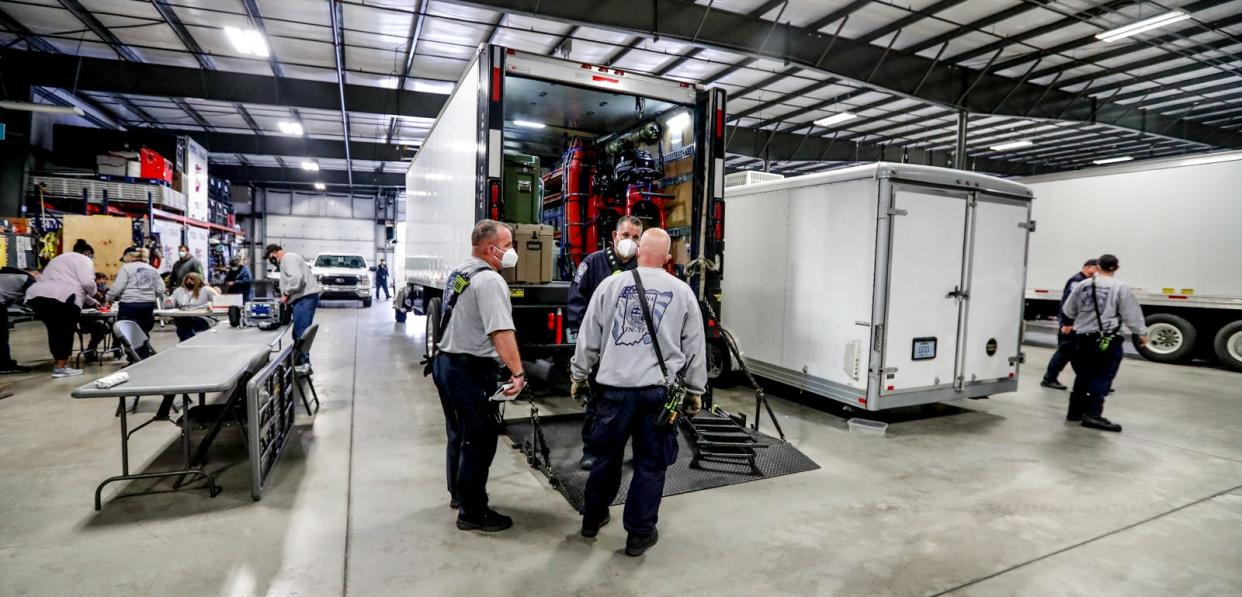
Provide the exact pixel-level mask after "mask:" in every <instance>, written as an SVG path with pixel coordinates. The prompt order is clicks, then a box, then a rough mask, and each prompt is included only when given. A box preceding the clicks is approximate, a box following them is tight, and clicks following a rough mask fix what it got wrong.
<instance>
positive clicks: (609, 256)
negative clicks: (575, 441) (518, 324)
mask: <svg viewBox="0 0 1242 597" xmlns="http://www.w3.org/2000/svg"><path fill="white" fill-rule="evenodd" d="M642 235H643V223H642V221H641V220H639V219H638V218H635V217H634V216H623V217H622V218H621V219H620V220H617V227H616V229H615V230H613V231H612V246H611V247H608V248H606V249H600V250H599V251H596V252H594V253H591V254H590V255H587V257H586V259H583V260H582V263H581V264H580V265H579V266H578V271H577V273H575V274H574V281H573V283H572V284H570V285H569V308H568V309H567V311H568V313H567V315H566V317H565V320H566V321H565V327H566V328H567V329H568V330H569V333H570V337H571V338H576V337H577V336H578V328H579V327H580V326H581V325H582V319H583V317H584V316H585V315H586V310H587V305H589V304H591V296H592V295H594V294H595V289H596V288H598V287H599V285H600V284H601V283H602V282H603V281H604V280H607V279H608V277H609V276H612V275H614V274H619V273H621V272H628V271H630V270H632V269H634V268H636V267H638V260H637V259H635V258H634V256H635V255H636V254H638V239H639V238H640V237H641V236H642ZM587 381H588V382H589V385H590V387H591V392H590V395H589V396H588V397H587V400H586V405H585V406H586V418H585V420H584V421H583V422H582V460H581V462H579V465H580V466H581V467H582V469H583V470H590V469H591V466H592V465H593V464H595V456H594V455H592V454H591V453H590V450H589V449H588V448H587V446H588V441H587V440H588V438H589V437H590V435H591V423H592V421H594V420H595V411H596V406H597V405H596V399H595V396H599V392H598V391H597V390H598V388H597V386H596V385H595V376H594V375H591V376H590V377H589V378H588V380H587Z"/></svg>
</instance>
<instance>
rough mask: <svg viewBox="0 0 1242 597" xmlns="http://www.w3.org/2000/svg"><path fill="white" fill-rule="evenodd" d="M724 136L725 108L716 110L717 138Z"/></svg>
mask: <svg viewBox="0 0 1242 597" xmlns="http://www.w3.org/2000/svg"><path fill="white" fill-rule="evenodd" d="M723 137H724V110H720V109H717V110H716V138H717V139H720V138H723Z"/></svg>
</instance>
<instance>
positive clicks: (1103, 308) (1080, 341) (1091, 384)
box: [1062, 255, 1147, 431]
mask: <svg viewBox="0 0 1242 597" xmlns="http://www.w3.org/2000/svg"><path fill="white" fill-rule="evenodd" d="M1099 266H1100V271H1099V273H1097V274H1096V275H1095V277H1094V278H1091V279H1090V280H1087V281H1085V282H1082V283H1080V284H1079V285H1077V286H1075V287H1074V290H1073V292H1071V293H1070V296H1069V299H1068V300H1066V301H1065V306H1064V307H1062V311H1063V312H1064V314H1065V316H1066V317H1068V318H1069V319H1071V320H1073V322H1074V325H1073V329H1072V331H1073V332H1074V334H1075V342H1076V346H1075V348H1074V356H1073V363H1074V372H1075V373H1076V374H1077V377H1075V378H1074V389H1073V391H1072V392H1071V393H1070V404H1069V411H1068V412H1067V413H1066V415H1065V418H1066V420H1069V421H1082V426H1083V427H1090V428H1092V429H1100V430H1103V431H1121V425H1118V424H1116V423H1114V422H1112V421H1110V420H1108V419H1106V418H1104V398H1105V397H1106V396H1108V394H1109V392H1110V391H1111V390H1112V387H1113V379H1114V378H1116V377H1117V370H1118V369H1119V368H1120V367H1121V358H1122V357H1123V356H1124V350H1123V347H1122V346H1123V344H1124V342H1125V341H1124V340H1123V339H1122V338H1121V325H1122V324H1123V323H1124V324H1125V326H1126V327H1127V328H1129V329H1130V332H1131V333H1133V334H1135V337H1136V338H1137V340H1136V342H1137V343H1138V344H1139V346H1143V345H1145V344H1147V323H1146V321H1145V320H1144V319H1143V309H1142V308H1141V307H1139V303H1138V299H1136V298H1135V297H1134V291H1132V290H1130V287H1129V286H1128V285H1126V283H1125V282H1122V281H1121V280H1118V279H1116V278H1114V277H1113V275H1114V274H1116V273H1117V269H1118V268H1120V267H1121V266H1120V264H1119V263H1118V261H1117V256H1116V255H1101V256H1100V259H1099ZM1067 327H1068V326H1067ZM1062 333H1069V330H1065V329H1062Z"/></svg>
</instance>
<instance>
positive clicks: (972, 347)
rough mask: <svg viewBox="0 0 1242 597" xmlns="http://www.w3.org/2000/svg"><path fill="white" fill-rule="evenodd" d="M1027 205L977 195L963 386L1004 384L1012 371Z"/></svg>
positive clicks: (1016, 346) (1019, 319) (1023, 279)
mask: <svg viewBox="0 0 1242 597" xmlns="http://www.w3.org/2000/svg"><path fill="white" fill-rule="evenodd" d="M1029 219H1030V204H1029V203H1028V202H1025V201H1017V200H1013V199H1004V198H1001V197H990V196H987V195H980V196H979V197H978V199H977V201H976V202H975V209H974V225H973V226H972V228H973V234H974V239H973V242H971V259H970V260H969V262H970V264H971V265H970V273H969V283H968V284H967V297H968V298H967V299H966V301H965V324H964V325H963V328H964V329H963V337H964V338H965V339H966V340H965V342H964V343H963V345H962V361H963V366H962V373H961V374H962V376H963V378H964V381H965V383H975V382H978V383H984V382H993V381H997V380H1004V379H1008V378H1010V377H1013V374H1015V373H1016V369H1015V367H1016V366H1017V364H1016V363H1017V361H1016V357H1017V355H1018V352H1019V350H1020V347H1019V343H1020V342H1021V335H1020V333H1021V325H1022V303H1023V294H1024V287H1025V285H1026V241H1027V234H1028V232H1027V229H1026V223H1027V221H1028V220H1029Z"/></svg>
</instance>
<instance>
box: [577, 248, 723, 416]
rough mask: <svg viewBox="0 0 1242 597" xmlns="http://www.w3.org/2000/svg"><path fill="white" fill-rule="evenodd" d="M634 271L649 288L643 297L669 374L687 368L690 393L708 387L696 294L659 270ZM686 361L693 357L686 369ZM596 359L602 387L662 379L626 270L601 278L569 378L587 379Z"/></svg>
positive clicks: (656, 382) (636, 385) (639, 384)
mask: <svg viewBox="0 0 1242 597" xmlns="http://www.w3.org/2000/svg"><path fill="white" fill-rule="evenodd" d="M637 271H638V272H639V275H641V276H642V280H643V286H644V287H645V288H646V290H647V296H646V297H645V299H646V301H647V304H648V305H649V306H650V307H651V319H652V323H653V324H654V325H655V329H656V336H657V337H658V339H659V342H660V349H661V350H662V351H663V352H664V362H665V364H666V365H667V367H668V373H669V377H670V378H673V377H674V376H676V375H677V373H678V372H680V371H682V369H686V371H685V376H686V387H687V388H688V389H689V390H690V391H691V392H694V393H698V394H701V393H703V392H704V391H705V389H706V387H707V353H706V344H705V342H704V339H703V315H702V314H701V313H700V312H699V304H698V299H696V298H695V296H694V292H693V291H692V290H690V287H689V286H687V285H686V283H685V282H682V281H681V280H678V279H677V278H674V277H673V276H671V275H669V273H668V272H666V271H664V270H662V269H658V268H653V267H639V268H638V270H637ZM691 359H693V360H691ZM688 360H691V361H690V366H689V367H688V368H687V367H686V363H687V361H688ZM597 363H598V364H599V371H598V372H597V373H596V374H595V380H596V381H597V382H599V383H600V384H603V385H605V386H613V387H618V388H639V387H645V386H657V385H664V384H665V383H666V380H665V379H664V377H663V376H662V375H661V374H660V365H659V361H657V360H656V355H655V349H654V348H653V347H652V346H651V335H650V334H649V333H647V324H646V322H645V321H644V320H643V311H642V305H640V304H639V303H638V290H637V288H636V286H635V285H634V277H633V274H631V273H629V272H626V273H622V274H618V275H615V276H609V277H608V278H607V279H605V280H604V281H603V282H601V283H600V285H599V287H598V288H596V289H595V294H593V295H592V296H591V302H590V303H588V304H587V310H586V314H585V315H583V317H582V327H581V328H579V330H578V346H577V349H576V350H575V352H574V358H573V362H572V375H573V378H574V379H577V380H583V379H586V377H587V374H589V373H590V372H591V369H592V368H593V367H594V366H595V365H596V364H597ZM668 381H671V379H670V380H668Z"/></svg>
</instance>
